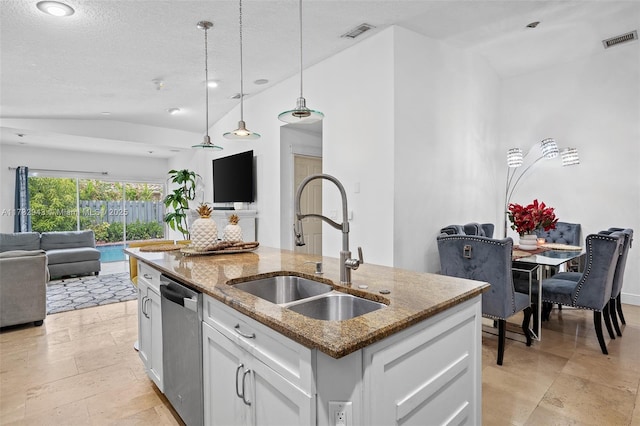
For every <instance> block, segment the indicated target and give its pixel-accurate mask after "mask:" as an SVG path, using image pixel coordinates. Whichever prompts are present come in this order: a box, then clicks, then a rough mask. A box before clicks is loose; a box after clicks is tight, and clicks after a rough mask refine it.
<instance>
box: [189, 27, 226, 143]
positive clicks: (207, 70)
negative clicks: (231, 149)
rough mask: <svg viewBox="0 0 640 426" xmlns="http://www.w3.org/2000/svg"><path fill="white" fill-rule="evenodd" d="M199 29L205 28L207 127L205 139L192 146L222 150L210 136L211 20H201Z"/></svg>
mask: <svg viewBox="0 0 640 426" xmlns="http://www.w3.org/2000/svg"><path fill="white" fill-rule="evenodd" d="M197 27H198V29H201V30H204V82H205V84H204V90H205V110H206V127H205V129H204V139H203V140H202V143H200V144H198V145H192V146H191V147H192V148H205V149H213V150H217V151H221V150H222V147H221V146H217V145H214V144H212V143H211V138H210V137H209V84H208V82H209V64H208V62H209V55H208V45H207V31H208V30H209V29H210V28H212V27H213V24H212V23H211V22H209V21H200V22H198V24H197Z"/></svg>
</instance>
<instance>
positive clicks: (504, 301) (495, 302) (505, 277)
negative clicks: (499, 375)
mask: <svg viewBox="0 0 640 426" xmlns="http://www.w3.org/2000/svg"><path fill="white" fill-rule="evenodd" d="M437 243H438V253H439V254H440V267H441V273H442V274H443V275H448V276H452V277H458V278H466V279H470V280H476V281H484V282H488V283H489V284H491V287H490V288H489V290H488V291H487V292H485V293H483V295H482V316H484V317H487V318H491V319H493V320H496V321H497V322H498V359H497V364H498V365H502V360H503V358H504V346H505V336H506V330H505V326H506V319H507V318H509V317H511V316H512V315H514V314H515V313H517V312H520V311H524V318H523V320H522V331H523V332H524V335H525V337H526V339H527V346H531V333H530V331H529V321H530V319H531V306H530V303H529V294H521V293H516V291H515V290H514V288H513V279H512V276H511V252H512V250H513V240H512V239H511V238H505V239H502V240H494V239H492V238H488V237H482V236H472V235H446V234H441V235H440V236H438V237H437Z"/></svg>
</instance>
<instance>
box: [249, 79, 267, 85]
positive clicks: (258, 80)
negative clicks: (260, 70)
mask: <svg viewBox="0 0 640 426" xmlns="http://www.w3.org/2000/svg"><path fill="white" fill-rule="evenodd" d="M268 82H269V80H267V79H266V78H259V79H257V80H256V81H254V82H253V84H267V83H268Z"/></svg>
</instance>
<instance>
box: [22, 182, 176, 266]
mask: <svg viewBox="0 0 640 426" xmlns="http://www.w3.org/2000/svg"><path fill="white" fill-rule="evenodd" d="M29 193H30V196H31V210H32V227H33V230H34V231H37V232H45V231H74V230H84V229H92V230H93V231H94V233H95V236H96V245H97V246H98V248H99V249H100V251H101V252H102V256H101V261H102V262H111V261H121V260H124V259H125V257H124V254H123V252H122V249H123V248H124V247H126V245H127V243H128V242H129V241H143V240H155V239H164V235H165V227H164V220H163V217H164V205H163V203H162V199H163V198H164V186H163V185H162V184H157V183H145V182H110V181H104V180H96V179H81V178H62V177H40V176H30V177H29Z"/></svg>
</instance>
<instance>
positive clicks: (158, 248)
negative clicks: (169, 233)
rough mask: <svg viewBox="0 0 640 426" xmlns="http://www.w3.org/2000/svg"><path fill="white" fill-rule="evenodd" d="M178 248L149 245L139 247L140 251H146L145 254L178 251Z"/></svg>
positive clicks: (177, 246) (168, 245)
mask: <svg viewBox="0 0 640 426" xmlns="http://www.w3.org/2000/svg"><path fill="white" fill-rule="evenodd" d="M180 247H181V246H179V245H178V244H154V245H149V246H142V247H140V251H143V252H144V251H147V252H156V251H173V250H180Z"/></svg>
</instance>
